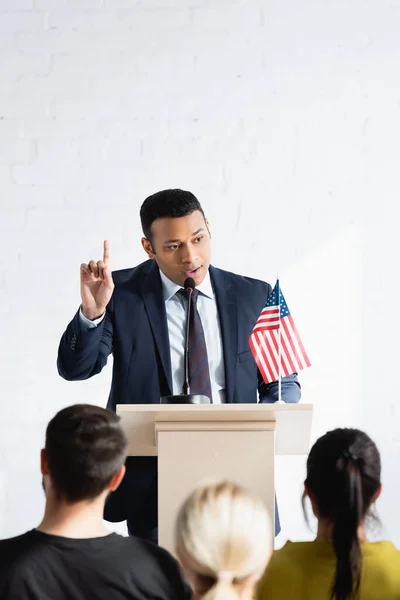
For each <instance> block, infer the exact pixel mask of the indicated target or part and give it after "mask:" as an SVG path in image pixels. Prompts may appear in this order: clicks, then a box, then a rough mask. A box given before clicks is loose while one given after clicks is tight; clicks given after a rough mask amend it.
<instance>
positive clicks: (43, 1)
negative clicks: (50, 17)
mask: <svg viewBox="0 0 400 600" xmlns="http://www.w3.org/2000/svg"><path fill="white" fill-rule="evenodd" d="M68 4H69V0H35V6H36V8H37V9H38V10H46V9H52V8H53V9H58V10H60V9H63V8H68Z"/></svg>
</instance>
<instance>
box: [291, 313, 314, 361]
mask: <svg viewBox="0 0 400 600" xmlns="http://www.w3.org/2000/svg"><path fill="white" fill-rule="evenodd" d="M286 318H287V320H288V321H289V323H290V325H291V327H292V331H293V332H294V334H295V336H296V341H297V343H298V345H299V348H300V352H301V355H302V356H303V359H304V362H305V364H306V366H307V367H311V362H310V359H309V358H308V355H307V352H306V351H305V348H304V346H303V342H302V341H301V338H300V336H299V332H298V331H297V327H296V325H295V323H294V321H293V317H292V315H288V316H287V317H286Z"/></svg>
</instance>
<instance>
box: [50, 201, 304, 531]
mask: <svg viewBox="0 0 400 600" xmlns="http://www.w3.org/2000/svg"><path fill="white" fill-rule="evenodd" d="M140 217H141V222H142V228H143V233H144V237H143V238H142V245H143V248H144V250H145V252H146V254H147V256H148V259H149V260H147V261H146V262H144V263H142V264H141V265H138V266H137V267H134V268H133V269H124V270H121V271H115V272H114V273H111V271H110V267H109V244H108V242H107V241H105V242H104V255H103V260H101V261H98V262H95V261H94V260H91V261H90V262H89V263H88V264H82V265H81V269H80V275H81V298H82V304H81V307H80V309H79V311H78V312H77V313H76V315H75V317H74V318H73V320H72V321H71V322H70V324H69V325H68V327H67V329H66V331H65V333H64V334H63V336H62V339H61V342H60V347H59V353H58V362H57V365H58V371H59V373H60V375H61V376H62V377H64V378H65V379H68V380H80V379H88V378H89V377H92V376H93V375H95V374H96V373H99V372H100V371H101V370H102V368H103V367H104V365H105V364H106V363H107V357H108V356H109V354H111V353H112V354H113V357H114V364H113V377H112V384H111V391H110V395H109V399H108V408H110V409H111V410H115V408H116V405H117V404H124V403H126V404H143V403H152V404H157V403H159V401H160V396H165V395H169V394H179V393H180V392H181V391H182V383H183V341H184V323H185V311H186V305H185V302H186V298H185V297H183V296H182V295H181V293H180V290H181V289H182V286H183V284H184V281H185V279H186V278H188V277H191V278H193V279H194V281H195V284H196V290H198V291H197V292H196V294H197V295H196V301H195V305H194V313H195V315H196V319H197V321H196V327H197V328H198V327H200V331H201V335H199V336H198V339H197V341H196V342H195V343H194V344H193V348H191V350H190V353H189V361H190V360H191V359H190V356H191V355H192V357H193V358H192V360H193V364H194V362H195V360H197V361H198V368H196V369H195V370H193V369H192V373H191V382H190V383H191V392H192V393H205V394H206V395H208V396H210V398H212V401H213V402H214V403H217V402H230V403H232V402H233V403H246V402H257V392H258V396H259V401H260V402H276V401H277V400H278V384H277V383H272V384H268V385H266V384H265V383H264V382H263V380H262V378H261V376H260V373H259V371H258V369H257V366H256V363H255V361H254V359H253V356H252V354H251V352H250V349H249V344H248V338H249V335H250V333H251V331H252V329H253V326H254V324H255V322H256V320H257V318H258V316H259V314H260V312H261V310H262V308H263V306H264V304H265V302H266V299H267V297H268V295H269V293H270V292H271V286H270V285H269V284H268V283H265V282H263V281H259V280H256V279H251V278H249V277H242V276H240V275H235V274H234V273H229V272H227V271H223V270H221V269H217V268H215V267H213V266H211V265H210V239H211V237H210V230H209V223H208V221H207V219H206V218H205V216H204V212H203V209H202V207H201V205H200V203H199V201H198V200H197V198H196V197H195V196H194V195H193V194H191V193H190V192H186V191H183V190H164V191H162V192H158V193H156V194H154V195H152V196H149V197H148V198H147V199H146V200H145V201H144V203H143V205H142V207H141V210H140ZM189 369H190V365H189ZM281 389H282V399H283V400H284V401H285V402H298V401H299V399H300V385H299V383H298V381H297V375H291V376H289V377H285V378H283V379H282V387H281ZM105 518H106V519H108V520H110V521H122V520H125V519H127V522H128V530H129V533H130V534H132V535H137V536H140V537H145V538H148V539H153V540H155V539H156V536H157V459H156V458H154V457H130V458H129V459H128V461H127V475H126V476H125V478H124V480H123V482H122V484H121V486H120V488H119V490H118V491H117V492H115V493H113V494H112V495H111V497H110V499H109V501H108V503H107V505H106V510H105ZM276 525H277V527H276V530H277V531H279V522H278V521H277V523H276Z"/></svg>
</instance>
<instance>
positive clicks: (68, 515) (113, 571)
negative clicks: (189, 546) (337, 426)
mask: <svg viewBox="0 0 400 600" xmlns="http://www.w3.org/2000/svg"><path fill="white" fill-rule="evenodd" d="M127 446H128V444H127V440H126V437H125V435H124V432H123V431H122V428H121V426H120V424H119V418H118V417H117V416H116V415H115V414H114V413H112V412H111V411H107V410H104V409H103V408H100V407H97V406H91V405H86V404H76V405H74V406H70V407H68V408H65V409H64V410H61V411H60V412H59V413H57V414H56V416H55V417H54V418H53V419H52V420H51V421H50V423H49V425H48V427H47V431H46V444H45V448H44V449H43V450H42V451H41V472H42V476H43V487H44V490H45V494H46V507H45V513H44V517H43V520H42V522H41V523H40V525H39V526H38V527H37V528H36V529H32V530H31V531H28V532H27V533H24V534H23V535H20V536H18V537H14V538H10V539H7V540H1V541H0V598H1V600H55V599H57V600H87V599H88V598H90V599H91V600H103V599H104V600H106V599H107V600H125V599H126V600H130V599H135V600H142V599H143V600H145V599H148V598H151V599H154V600H155V599H157V600H158V599H160V600H180V599H182V600H185V599H187V598H189V597H190V592H189V590H188V588H187V586H186V585H185V583H184V582H183V579H182V577H181V574H180V571H179V567H178V565H177V563H176V561H175V560H174V559H173V558H172V556H171V555H170V554H169V553H168V552H167V551H166V550H163V549H162V548H159V547H158V546H156V545H155V544H152V543H151V542H146V541H144V540H140V539H138V538H135V537H123V536H120V535H118V534H116V533H110V532H109V531H108V530H107V529H106V528H105V527H104V524H103V509H104V503H105V501H106V499H107V497H108V495H109V494H110V493H111V492H112V491H114V490H116V489H117V487H118V485H119V484H120V482H121V481H122V478H123V476H124V473H125V466H124V463H125V459H126V455H127Z"/></svg>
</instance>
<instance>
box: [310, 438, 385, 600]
mask: <svg viewBox="0 0 400 600" xmlns="http://www.w3.org/2000/svg"><path fill="white" fill-rule="evenodd" d="M380 471H381V463H380V456H379V452H378V449H377V447H376V446H375V444H374V442H373V441H372V440H371V439H370V438H369V437H368V436H367V435H366V434H365V433H363V432H362V431H359V430H357V429H335V430H334V431H330V432H328V433H327V434H326V435H324V436H323V437H321V438H320V439H319V440H317V442H316V443H315V444H314V446H313V447H312V449H311V452H310V454H309V457H308V461H307V480H306V484H307V486H308V489H309V491H310V492H311V493H312V495H313V500H314V502H315V504H316V507H317V510H318V518H321V519H326V520H328V521H330V522H331V523H332V544H333V549H334V551H335V555H336V572H335V575H334V578H333V583H332V591H331V598H334V599H335V600H350V599H351V598H353V596H354V594H355V593H356V592H357V590H358V588H359V585H360V577H361V569H362V557H361V548H360V542H359V539H358V528H359V527H360V525H361V524H362V523H363V521H364V519H365V516H366V514H367V513H368V509H369V507H370V505H371V503H372V502H373V500H374V497H375V495H376V493H377V492H378V490H379V488H380Z"/></svg>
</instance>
